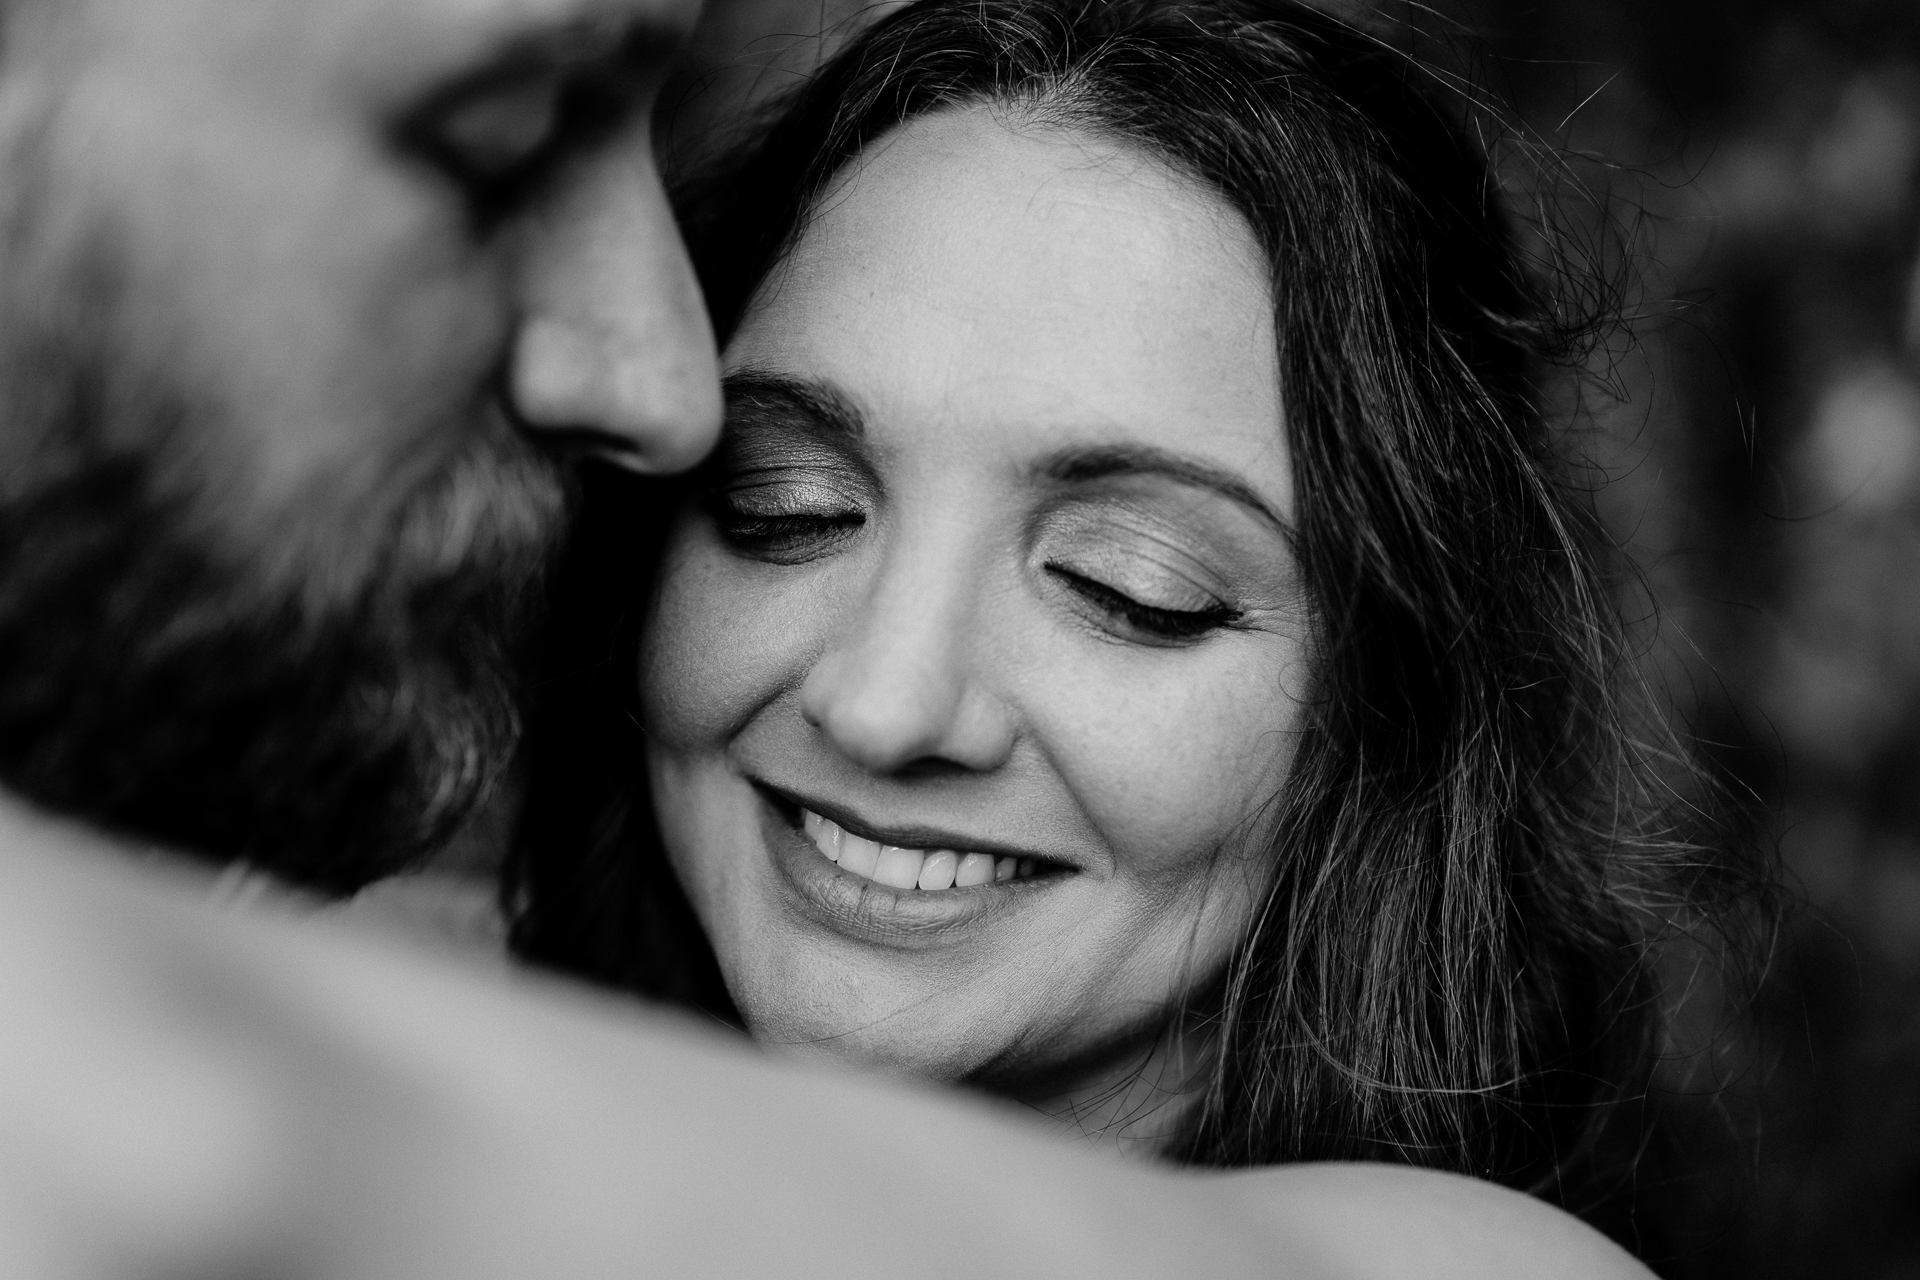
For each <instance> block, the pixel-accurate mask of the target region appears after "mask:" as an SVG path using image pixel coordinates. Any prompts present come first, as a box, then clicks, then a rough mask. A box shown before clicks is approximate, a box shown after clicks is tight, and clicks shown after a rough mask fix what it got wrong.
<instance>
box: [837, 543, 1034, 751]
mask: <svg viewBox="0 0 1920 1280" xmlns="http://www.w3.org/2000/svg"><path fill="white" fill-rule="evenodd" d="M935 581H936V582H937V579H935ZM941 594H942V593H941V592H939V591H938V589H937V588H936V589H935V590H933V591H928V590H924V589H923V590H912V589H908V590H906V591H894V592H882V593H878V594H877V595H876V596H875V598H873V599H871V600H869V601H868V602H867V607H866V609H865V610H864V612H863V614H862V616H861V618H860V620H859V622H858V623H857V624H856V626H855V628H854V629H853V631H851V632H850V633H848V634H846V635H844V636H843V637H842V638H841V642H840V643H839V644H837V645H836V646H834V647H833V648H831V649H829V650H828V651H827V652H826V653H825V654H824V655H822V656H821V658H820V659H819V660H818V661H817V662H815V663H814V665H813V668H812V669H811V670H810V671H809V672H808V673H807V677H806V680H805V681H804V683H802V685H801V686H800V712H801V714H802V715H803V716H805V717H806V719H807V722H808V723H810V724H812V725H813V726H814V727H815V728H817V729H818V730H819V731H820V732H821V733H822V734H823V735H824V736H825V737H826V739H827V740H828V741H829V742H830V743H832V744H833V746H834V748H835V749H836V750H838V751H839V752H840V753H841V754H843V755H845V756H846V757H847V758H848V759H849V760H851V761H853V762H854V763H855V764H857V765H859V766H860V767H861V768H863V769H866V770H868V771H870V772H872V773H879V774H891V773H898V772H900V771H902V770H904V769H907V768H909V767H910V766H914V765H929V766H934V767H939V766H943V765H944V766H947V767H954V768H959V769H964V770H968V771H971V772H987V771H989V770H992V769H995V768H998V767H999V766H1000V765H1002V764H1004V763H1005V762H1006V760H1007V758H1008V756H1009V755H1010V754H1011V752H1012V749H1013V742H1014V736H1015V727H1014V716H1013V712H1012V708H1011V707H1009V706H1008V704H1007V703H1006V702H1005V700H1004V699H1002V698H1001V697H1000V696H998V695H997V694H996V693H994V692H993V691H992V689H991V688H990V687H989V685H988V683H987V682H986V681H985V680H983V679H982V678H981V674H980V673H979V672H978V671H977V670H976V669H975V666H976V664H977V663H978V661H979V654H978V646H977V644H976V643H974V641H975V640H976V639H977V637H976V634H975V633H976V628H974V627H973V626H972V625H971V619H970V618H968V617H967V616H966V612H965V611H964V610H963V609H960V608H956V607H954V606H955V605H956V604H957V603H958V601H957V600H956V599H955V598H954V597H955V596H957V595H958V593H957V592H953V593H948V596H947V598H946V599H945V600H942V599H940V598H939V597H940V595H941Z"/></svg>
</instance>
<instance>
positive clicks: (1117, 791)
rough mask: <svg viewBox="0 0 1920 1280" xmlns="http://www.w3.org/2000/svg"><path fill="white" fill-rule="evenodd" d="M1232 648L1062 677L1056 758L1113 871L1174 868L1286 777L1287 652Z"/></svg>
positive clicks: (1233, 830) (1293, 712)
mask: <svg viewBox="0 0 1920 1280" xmlns="http://www.w3.org/2000/svg"><path fill="white" fill-rule="evenodd" d="M1251 639H1252V638H1250V640H1251ZM1236 647H1237V648H1238V649H1240V650H1241V651H1240V652H1234V651H1233V650H1232V649H1229V648H1228V647H1227V646H1221V649H1222V650H1226V652H1215V653H1212V654H1203V653H1193V654H1182V655H1160V656H1161V657H1164V658H1166V659H1168V661H1166V662H1165V663H1163V664H1161V665H1159V666H1158V667H1157V669H1150V668H1146V667H1144V666H1140V667H1137V668H1136V669H1134V670H1131V671H1110V672H1106V673H1105V674H1104V675H1103V674H1101V673H1100V672H1098V671H1097V670H1096V669H1092V668H1090V667H1089V666H1088V665H1087V664H1081V666H1080V667H1079V668H1078V669H1079V670H1080V671H1081V672H1082V673H1084V674H1083V675H1082V678H1080V679H1079V680H1076V681H1073V682H1062V684H1061V686H1060V696H1059V697H1058V698H1057V699H1056V700H1055V706H1054V708H1053V710H1052V713H1051V715H1050V716H1049V718H1050V719H1051V720H1053V721H1054V723H1055V724H1056V726H1060V728H1057V729H1056V731H1055V735H1054V736H1055V737H1056V740H1057V741H1061V742H1064V743H1066V744H1069V745H1068V746H1067V749H1066V750H1064V751H1060V752H1058V753H1057V758H1059V759H1060V763H1061V766H1062V768H1063V770H1064V771H1065V772H1066V773H1067V774H1068V777H1069V783H1070V785H1071V786H1072V787H1073V789H1074V791H1075V792H1076V793H1077V796H1078V798H1079V800H1080V803H1081V805H1082V806H1083V807H1084V808H1085V809H1086V810H1087V812H1088V814H1089V815H1090V816H1091V817H1092V818H1093V820H1094V822H1095V824H1096V825H1097V826H1099V827H1100V828H1101V829H1102V830H1103V831H1104V832H1105V834H1106V836H1107V838H1108V840H1109V841H1110V842H1111V844H1112V846H1113V848H1114V849H1115V851H1116V853H1117V854H1118V856H1119V859H1120V865H1119V867H1118V868H1117V870H1118V871H1119V873H1120V874H1122V875H1133V876H1149V877H1157V876H1166V875H1171V876H1176V877H1179V876H1184V875H1185V874H1187V873H1188V872H1189V871H1190V869H1191V864H1192V863H1193V862H1195V861H1196V860H1198V859H1209V860H1210V859H1211V858H1212V856H1213V854H1214V853H1215V852H1216V851H1217V850H1219V849H1220V848H1221V847H1222V845H1223V843H1224V842H1226V841H1227V840H1229V839H1232V838H1234V837H1235V836H1236V835H1238V834H1239V833H1240V832H1241V830H1242V829H1243V824H1244V823H1245V821H1246V819H1248V818H1249V817H1251V816H1253V815H1255V814H1256V813H1258V812H1259V810H1260V809H1261V808H1262V807H1263V806H1265V805H1266V804H1267V802H1268V801H1270V800H1271V799H1272V798H1273V797H1274V796H1275V795H1277V794H1278V793H1279V790H1280V788H1281V787H1282V786H1283V785H1284V784H1285V780H1286V773H1287V768H1288V765H1289V764H1290V763H1291V761H1292V758H1293V751H1294V744H1295V742H1296V741H1297V738H1298V732H1299V727H1300V723H1301V718H1302V716H1301V703H1300V701H1299V691H1296V690H1295V689H1294V688H1293V687H1292V686H1293V684H1294V683H1295V681H1294V680H1292V679H1289V678H1288V675H1289V674H1290V673H1289V668H1290V666H1291V665H1292V664H1290V663H1288V662H1287V661H1286V660H1285V659H1286V658H1287V657H1288V656H1289V655H1287V654H1285V653H1280V652H1276V650H1277V649H1280V648H1284V647H1285V646H1276V645H1263V644H1257V643H1251V642H1250V643H1248V644H1246V645H1244V646H1236ZM1183 658H1191V659H1192V660H1191V661H1185V662H1182V661H1181V659H1183ZM1176 663H1177V664H1178V665H1175V664H1176ZM1129 665H1130V666H1132V665H1134V664H1131V663H1130V664H1129Z"/></svg>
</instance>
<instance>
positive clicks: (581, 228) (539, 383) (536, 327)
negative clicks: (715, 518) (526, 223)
mask: <svg viewBox="0 0 1920 1280" xmlns="http://www.w3.org/2000/svg"><path fill="white" fill-rule="evenodd" d="M530 232H531V235H532V239H531V241H530V243H529V246H528V253H527V255H526V257H525V258H524V259H523V261H522V264H521V269H522V271H523V272H524V273H525V274H524V276H523V278H522V281H521V286H520V288H521V307H522V309H521V318H520V322H519V329H518V332H517V334H516V336H515V340H514V348H513V352H512V364H511V367H510V371H509V376H510V393H511V395H512V397H513V401H514V407H515V409H516V410H517V412H518V413H519V415H520V417H521V419H522V420H523V421H524V422H525V423H526V424H527V426H528V427H530V428H532V429H534V430H537V431H547V432H554V433H564V434H566V435H569V436H571V437H573V438H575V439H576V440H577V441H585V442H588V443H590V444H592V445H595V446H597V447H598V449H599V451H600V452H601V453H602V454H603V455H605V456H607V457H608V458H609V459H610V460H611V461H614V462H616V463H619V464H621V465H625V466H629V467H632V468H634V469H635V470H639V471H645V472H650V473H658V472H670V471H681V470H684V469H686V468H688V467H690V466H692V465H693V464H694V463H696V462H698V461H699V460H700V459H701V458H702V457H704V456H705V455H706V453H707V451H708V450H709V449H711V448H712V447H713V442H714V438H715V436H716V435H717V433H718V431H719V424H720V387H719V372H718V366H717V362H716V360H715V356H714V349H713V333H712V330H711V328H710V327H709V325H708V322H707V314H706V308H705V306H704V305H703V304H702V303H701V300H700V290H699V286H698V284H697V283H696V282H695V280H694V275H693V267H692V264H691V263H689V262H688V260H687V255H686V250H685V248H684V247H683V246H682V244H681V241H680V233H679V230H678V228H677V227H676V226H675V225H674V221H673V216H672V213H671V211H670V210H669V208H668V206H667V199H666V193H665V192H664V191H663V190H662V189H661V186H660V180H659V177H658V175H657V174H656V173H655V172H654V168H653V162H652V157H651V154H650V152H649V151H648V149H647V147H646V145H645V142H644V141H643V140H635V141H634V142H633V143H632V144H630V145H629V146H627V147H624V148H622V149H621V151H620V152H619V153H618V154H615V155H609V156H606V157H603V158H601V159H600V160H599V161H598V162H597V163H595V164H594V166H593V167H592V168H590V169H587V170H585V171H583V172H580V173H578V174H576V175H573V177H572V179H571V181H569V182H568V184H567V185H566V186H565V187H564V188H563V189H562V190H561V191H560V192H559V193H557V195H556V198H555V199H554V200H553V202H552V203H551V204H549V205H548V207H547V208H546V209H544V210H543V211H542V212H541V213H540V215H538V217H537V219H536V221H535V222H534V225H533V226H532V227H531V228H530Z"/></svg>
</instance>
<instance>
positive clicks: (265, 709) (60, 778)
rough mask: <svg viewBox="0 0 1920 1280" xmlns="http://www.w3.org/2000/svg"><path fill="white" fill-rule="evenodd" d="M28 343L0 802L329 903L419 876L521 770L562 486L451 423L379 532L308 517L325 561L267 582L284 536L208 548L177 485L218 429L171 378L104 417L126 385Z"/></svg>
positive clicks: (10, 500)
mask: <svg viewBox="0 0 1920 1280" xmlns="http://www.w3.org/2000/svg"><path fill="white" fill-rule="evenodd" d="M63 328H64V326H63ZM22 336H23V335H22V334H21V332H20V331H19V329H18V328H17V327H13V328H12V331H11V332H8V331H6V330H0V343H4V345H5V348H6V349H4V350H0V414H4V415H6V417H5V419H4V420H0V432H7V433H10V434H11V435H12V438H13V441H14V442H15V443H16V444H17V443H18V442H19V441H21V440H23V439H27V440H31V441H32V442H33V443H32V444H31V446H30V447H29V448H28V450H27V452H26V455H25V457H24V460H23V459H22V458H21V457H20V456H19V455H18V454H16V455H15V456H14V457H12V458H10V459H8V464H9V465H8V470H10V471H11V472H12V474H11V475H8V476H5V477H4V478H0V782H4V784H5V785H6V786H7V787H9V788H12V789H14V790H15V791H17V792H18V793H20V794H23V795H25V796H28V797H30V798H32V799H34V800H36V801H38V802H40V803H41V804H44V805H46V806H49V807H51V808H54V809H57V810H62V811H65V812H68V813H71V814H75V815H78V816H81V817H84V818H86V819H89V820H91V821H93V822H95V823H98V824H101V825H103V826H106V827H109V828H111V829H114V830H117V831H119V832H121V833H123V834H125V835H128V836H132V837H134V838H138V839H141V840H145V841H149V842H155V843H160V844H164V845H169V846H173V847H175V848H177V849H180V850H183V851H187V852H192V853H196V854H199V855H202V856H205V857H208V858H212V859H215V860H219V861H228V860H233V859H246V860H248V861H250V862H252V863H254V864H255V865H258V866H261V867H264V868H266V869H269V870H272V871H274V872H277V873H279V874H281V875H284V876H286V877H288V878H290V879H293V880H296V881H298V882H300V883H303V884H306V885H309V886H312V887H315V888H320V889H324V890H328V891H336V892H346V891H351V890H352V889H355V888H357V887H359V886H361V885H363V884H365V883H367V882H369V881H371V880H373V879H376V878H379V877H381V876H383V875H388V874H392V873H393V872H395V871H398V870H403V869H405V868H406V867H408V866H409V865H411V864H415V863H418V862H419V861H421V860H423V859H425V858H426V857H427V856H429V855H431V854H432V853H433V852H434V851H435V850H436V849H437V848H438V847H440V846H441V845H442V844H443V843H444V842H445V841H446V840H447V839H448V838H449V837H450V836H451V835H452V834H453V833H454V832H455V831H456V830H457V829H458V828H459V827H460V826H461V825H462V823H463V822H464V821H465V820H466V819H467V818H468V817H469V816H470V815H471V814H472V813H473V812H474V811H475V809H476V808H477V807H478V806H479V805H480V804H481V803H483V802H484V801H485V800H486V798H487V797H488V795H489V793H490V791H491V790H492V788H493V787H494V785H495V783H496V781H497V780H498V779H499V778H500V776H501V775H502V773H503V772H504V771H505V769H506V767H507V766H508V765H509V763H510V762H511V760H512V756H513V752H514V748H515V745H516V743H517V741H518V737H519V732H520V715H519V709H518V706H517V697H518V692H519V690H518V684H519V680H518V671H517V667H518V660H519V657H520V653H519V650H520V648H521V645H522V642H523V639H524V637H525V633H526V632H527V630H528V629H529V627H530V625H531V623H532V621H533V620H534V616H535V614H536V612H537V609H538V605H539V584H540V580H541V578H542V576H543V573H544V570H545V567H546V565H547V563H548V561H549V559H550V558H551V552H552V550H553V545H554V543H555V542H556V541H557V539H558V537H559V535H560V531H561V525H562V523H563V520H562V514H563V508H564V506H565V502H564V494H563V485H562V482H561V479H560V477H559V475H558V474H557V472H556V471H555V469H554V468H553V467H552V466H551V465H550V464H549V463H548V462H547V461H546V460H544V459H543V458H542V457H540V456H539V455H538V454H537V453H536V452H535V451H534V450H533V449H532V448H531V447H530V446H529V445H528V444H527V443H526V442H525V441H523V440H522V439H520V438H519V437H518V435H517V434H516V433H515V432H514V431H513V430H512V428H511V427H509V426H508V425H507V424H506V423H505V422H504V420H502V419H501V418H499V417H498V416H497V415H494V416H488V415H484V414H479V413H475V414H473V415H471V416H473V417H475V418H476V419H484V421H475V422H473V423H458V424H455V423H452V422H447V423H441V424H439V431H438V438H440V439H442V440H445V439H446V438H448V435H449V433H450V432H454V431H459V432H462V433H464V434H465V436H466V437H467V438H466V439H465V440H464V442H463V444H462V445H461V447H459V448H458V449H457V450H455V451H453V456H452V457H451V458H450V459H449V460H448V461H447V462H446V463H445V464H444V465H442V466H440V467H439V468H438V469H437V470H435V471H434V472H433V474H432V475H431V476H430V477H429V478H428V479H427V480H425V481H424V482H423V483H421V484H419V485H418V486H417V487H416V488H415V489H414V490H413V492H412V493H410V494H408V495H407V496H406V497H405V498H404V500H402V501H400V502H399V503H398V505H397V506H394V505H390V507H389V512H388V514H387V515H386V517H385V518H384V519H381V520H380V521H379V522H378V524H376V526H375V527H366V525H365V524H364V523H356V522H355V521H353V520H351V519H347V518H337V519H336V523H335V525H334V526H333V527H327V526H326V524H325V522H324V521H323V520H319V519H317V518H316V519H314V520H312V521H310V523H311V524H313V525H314V526H315V527H318V528H319V530H320V536H321V538H326V537H328V536H330V537H331V539H332V544H331V545H332V547H333V549H334V551H335V552H336V554H332V555H327V554H324V553H316V552H312V551H309V553H308V558H309V559H310V560H311V561H313V563H312V564H310V565H308V566H305V567H306V568H309V569H311V570H312V572H311V573H310V574H308V576H306V577H304V578H303V577H302V576H301V574H300V573H299V572H292V571H289V570H288V567H287V565H286V564H282V565H281V566H280V568H279V570H278V571H275V572H268V571H266V570H264V569H263V568H262V567H261V565H260V563H259V562H260V561H265V560H267V559H269V558H270V557H271V556H272V555H273V554H274V552H275V551H276V550H277V551H278V552H279V553H280V554H281V555H282V557H283V558H284V557H285V556H286V554H287V547H288V546H289V545H291V543H292V541H293V540H292V539H291V538H276V535H275V533H274V532H273V531H262V534H261V536H260V537H259V539H258V540H257V541H258V543H260V544H263V545H255V546H244V545H239V544H241V543H244V542H246V541H248V539H245V538H240V537H234V536H231V535H229V536H227V537H218V536H215V535H213V534H212V533H211V532H210V531H209V524H208V521H207V520H206V519H205V518H204V513H203V512H202V511H200V510H199V509H198V505H197V504H196V501H195V495H194V493H192V492H191V487H190V486H186V487H183V486H182V485H180V484H179V483H177V481H178V478H179V477H180V476H181V475H183V474H185V473H187V472H188V471H189V470H190V469H191V468H192V467H193V466H195V465H198V466H202V467H205V466H207V465H209V464H208V463H207V461H206V459H207V458H209V457H212V456H215V455H217V453H218V449H217V447H216V446H217V445H218V443H219V442H220V441H221V440H223V439H224V440H227V441H229V442H231V439H232V436H233V432H232V430H231V428H230V426H229V425H228V424H224V423H218V422H208V421H196V420H195V418H194V414H193V411H192V410H191V409H190V408H189V407H188V406H189V405H190V404H191V400H190V398H189V397H187V396H185V395H176V394H172V393H171V392H170V391H169V390H168V389H167V388H166V386H165V383H164V381H163V380H156V379H148V381H147V385H146V386H145V387H144V388H142V389H140V391H139V392H138V393H137V394H109V393H108V392H107V391H106V390H105V388H110V387H114V386H119V387H121V388H122V389H124V388H125V387H126V386H127V385H128V381H129V380H128V378H127V377H126V376H125V375H126V369H125V368H124V367H120V368H114V367H110V364H109V362H108V361H107V360H106V358H105V357H104V356H102V355H101V354H99V351H98V349H97V348H96V350H95V351H92V352H89V351H85V350H81V349H77V348H76V346H75V341H76V340H75V338H74V335H73V334H72V333H71V331H70V330H69V331H68V332H67V333H66V334H65V335H64V336H58V337H57V339H56V341H54V342H53V343H52V344H49V342H48V341H47V338H48V335H46V334H45V333H42V334H41V335H39V339H40V340H39V341H37V342H27V343H23V342H21V341H20V339H21V338H22ZM83 341H84V340H83ZM87 345H88V346H94V345H95V343H94V342H88V343H87ZM130 419H137V420H130ZM129 441H135V442H137V443H134V444H129V443H128V442H129ZM396 447H398V446H396ZM333 514H334V515H335V516H336V517H338V516H339V513H338V512H335V513H333ZM315 541H316V542H319V541H320V539H315ZM276 544H277V545H276ZM292 568H293V570H300V569H302V568H303V566H301V565H300V564H299V563H298V562H297V560H296V561H295V562H294V563H293V565H292ZM328 574H331V575H332V576H333V577H335V578H340V579H344V580H345V581H346V583H347V585H346V586H344V587H343V586H342V585H340V583H338V582H334V583H332V584H330V585H329V586H328V587H327V588H326V589H324V590H323V589H321V588H319V587H317V586H316V583H319V582H322V581H323V580H324V579H325V578H326V577H327V575H328Z"/></svg>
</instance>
